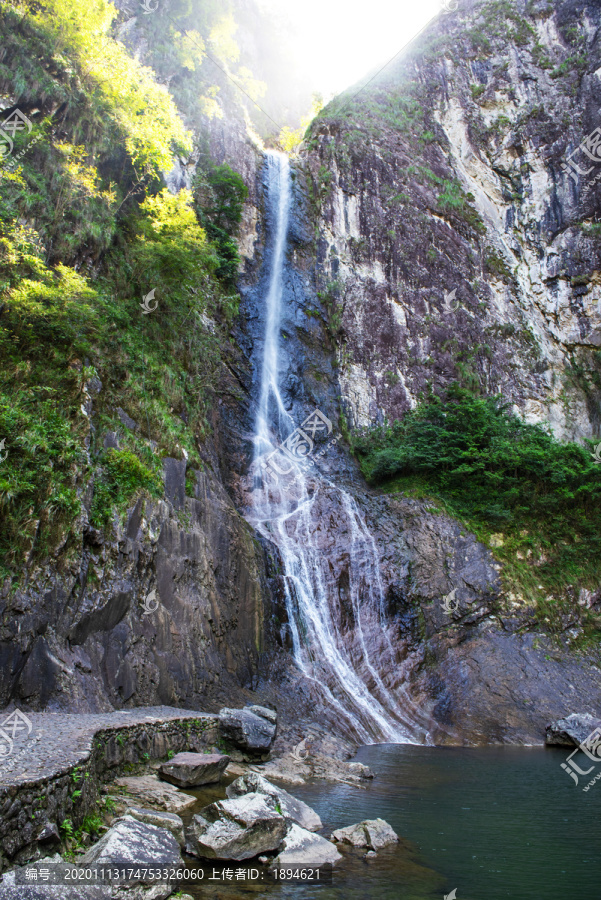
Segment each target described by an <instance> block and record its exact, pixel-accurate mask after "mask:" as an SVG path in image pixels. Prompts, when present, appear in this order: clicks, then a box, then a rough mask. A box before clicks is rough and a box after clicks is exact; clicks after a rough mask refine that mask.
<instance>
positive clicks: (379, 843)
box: [331, 819, 399, 850]
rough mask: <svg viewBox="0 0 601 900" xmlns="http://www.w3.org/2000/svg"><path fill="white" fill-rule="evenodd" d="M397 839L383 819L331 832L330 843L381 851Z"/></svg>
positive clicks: (368, 820)
mask: <svg viewBox="0 0 601 900" xmlns="http://www.w3.org/2000/svg"><path fill="white" fill-rule="evenodd" d="M398 839H399V836H398V834H397V833H396V832H395V831H393V829H392V828H391V826H390V825H389V824H388V822H385V821H384V819H366V820H365V821H364V822H359V823H358V824H356V825H348V826H347V827H346V828H339V829H338V830H337V831H334V832H332V838H331V840H332V841H336V843H339V844H351V846H353V847H369V849H370V850H381V849H382V847H387V846H388V845H389V844H395V843H396V842H397V841H398Z"/></svg>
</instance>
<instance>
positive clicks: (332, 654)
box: [248, 151, 426, 743]
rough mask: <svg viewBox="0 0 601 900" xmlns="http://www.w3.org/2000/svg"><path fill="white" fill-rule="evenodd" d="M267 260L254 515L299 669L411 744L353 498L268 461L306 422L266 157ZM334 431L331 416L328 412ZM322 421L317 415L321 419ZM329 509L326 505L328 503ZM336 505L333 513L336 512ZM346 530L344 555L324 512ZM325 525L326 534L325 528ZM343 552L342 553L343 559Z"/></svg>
mask: <svg viewBox="0 0 601 900" xmlns="http://www.w3.org/2000/svg"><path fill="white" fill-rule="evenodd" d="M266 186H267V218H268V234H269V237H270V238H271V242H270V248H269V249H270V252H269V255H268V256H267V257H266V258H267V265H268V275H269V278H268V285H267V294H266V301H265V338H264V344H263V348H262V364H261V365H260V366H259V371H260V383H259V401H258V408H257V415H256V419H255V428H254V463H253V467H252V469H251V471H252V473H253V474H252V489H251V493H250V504H251V507H250V510H249V512H248V519H249V521H250V522H251V523H252V524H253V525H254V527H255V528H256V529H257V531H259V533H261V534H262V535H263V536H264V537H266V538H267V539H268V540H269V541H271V542H273V543H274V544H275V545H276V546H277V547H278V550H279V554H280V557H281V561H282V566H283V579H282V580H283V585H284V592H285V599H286V606H287V611H288V620H289V624H290V630H291V635H292V645H293V652H294V659H295V661H296V664H297V666H298V667H299V669H300V670H301V672H302V673H303V675H304V676H305V678H307V679H309V680H310V681H311V682H312V684H313V685H314V687H315V689H316V691H317V692H318V694H320V695H321V697H322V698H323V702H324V703H325V704H326V705H327V706H328V707H329V708H330V709H331V710H332V711H333V712H334V713H335V714H336V715H337V716H338V717H339V718H340V720H341V723H342V724H343V726H344V727H345V728H346V729H347V730H348V731H350V732H352V733H354V734H355V735H356V736H357V737H358V738H359V739H360V740H362V741H363V742H364V743H373V742H378V741H391V742H398V743H409V742H411V741H412V740H414V738H415V735H416V733H417V732H420V734H421V736H422V737H423V735H424V733H425V732H426V726H425V723H424V721H423V720H422V717H421V716H420V714H419V711H418V710H415V709H414V708H413V706H412V704H411V702H410V700H409V698H408V697H407V696H406V695H405V693H404V690H403V687H402V686H401V687H399V688H395V690H394V692H393V691H392V690H391V689H390V688H389V687H387V685H386V683H385V680H384V677H383V673H384V672H385V671H391V670H393V668H394V667H395V666H397V667H398V665H399V663H398V661H397V660H396V658H395V651H394V648H393V645H392V642H391V640H390V637H389V634H388V630H387V629H388V628H389V627H390V626H389V625H388V624H387V622H386V619H385V616H384V592H383V588H382V581H381V577H380V565H379V558H378V553H377V549H376V545H375V542H374V540H373V537H372V536H371V534H370V533H369V531H368V529H367V526H366V524H365V521H364V519H363V517H362V515H361V513H360V510H359V508H358V506H357V503H356V501H355V500H354V499H353V498H352V497H351V496H350V494H348V493H347V492H346V491H345V490H344V489H343V488H342V487H340V486H339V485H336V484H334V483H333V482H332V481H331V480H329V479H327V478H325V477H324V476H323V475H321V474H320V473H319V472H318V471H316V470H315V468H314V467H313V469H311V471H310V472H309V470H308V469H307V468H306V467H304V466H303V465H302V464H301V465H299V466H294V467H293V470H292V468H291V471H290V472H288V473H286V474H284V472H285V470H284V469H282V467H281V466H279V467H276V469H275V472H280V473H281V474H282V477H281V478H279V477H278V475H277V474H274V470H273V469H270V470H269V472H270V473H271V476H273V477H271V478H270V477H269V475H268V474H267V471H268V470H267V469H266V468H265V466H264V461H265V459H266V458H268V456H269V454H270V453H273V452H275V451H277V448H278V445H279V444H280V443H281V442H282V441H284V440H285V439H286V438H287V437H288V435H290V434H291V433H293V432H294V431H295V429H296V428H297V425H299V424H300V423H298V422H295V421H294V420H293V419H292V417H291V415H290V414H289V413H288V412H287V410H286V408H285V405H284V402H283V400H282V396H281V393H280V384H281V373H280V370H279V365H280V352H279V351H280V326H281V316H282V302H283V281H284V275H285V261H286V244H287V236H288V227H289V217H290V205H291V179H290V166H289V161H288V158H287V157H286V156H285V155H284V154H281V153H276V152H273V151H269V152H268V153H267V155H266ZM323 420H325V422H327V423H328V424H329V426H330V428H331V423H329V420H327V419H326V418H325V417H324V416H322V421H323ZM317 424H319V422H318V423H317ZM322 506H323V508H322ZM332 510H335V513H333V512H332ZM334 514H335V516H336V523H335V529H334V531H335V532H336V533H338V534H344V535H345V536H346V546H347V548H348V547H350V550H348V551H347V553H346V557H345V554H344V551H339V550H338V549H337V547H336V546H335V544H334V545H332V543H331V534H329V533H328V530H327V529H324V528H323V521H324V516H325V517H327V516H328V515H329V516H330V517H331V516H332V515H334ZM324 531H325V532H326V533H325V534H324ZM343 557H345V558H343ZM333 564H334V565H337V566H339V568H340V569H341V570H344V572H345V573H348V574H347V576H346V575H345V579H346V587H345V588H344V589H342V593H340V589H338V588H336V585H335V584H333V582H332V577H331V569H332V565H333Z"/></svg>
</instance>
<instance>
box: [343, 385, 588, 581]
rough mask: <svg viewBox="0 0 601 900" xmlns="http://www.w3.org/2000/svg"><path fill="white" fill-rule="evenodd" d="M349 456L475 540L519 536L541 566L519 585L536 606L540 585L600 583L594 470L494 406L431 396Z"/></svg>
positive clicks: (459, 395) (376, 479) (580, 451)
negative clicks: (433, 503)
mask: <svg viewBox="0 0 601 900" xmlns="http://www.w3.org/2000/svg"><path fill="white" fill-rule="evenodd" d="M354 446H355V451H356V453H357V454H358V455H359V457H360V460H361V468H362V471H363V473H364V475H365V476H366V478H367V480H368V481H369V482H370V483H371V484H387V485H389V486H393V487H394V489H397V490H398V489H400V490H413V491H417V492H418V493H419V494H420V495H430V496H435V497H437V498H439V499H440V500H441V501H442V502H443V503H444V505H445V506H446V508H447V510H448V511H449V512H450V513H451V514H452V515H455V516H457V517H458V518H460V519H462V520H463V521H464V522H465V523H466V524H467V525H468V527H469V528H470V529H471V530H473V531H475V532H476V533H477V534H479V535H481V536H484V537H486V536H487V535H490V534H491V533H493V532H497V531H499V530H500V529H502V530H503V531H504V532H505V533H506V534H508V535H513V536H514V539H515V540H514V546H515V541H518V543H519V541H520V540H521V538H520V537H519V536H520V535H523V532H524V530H525V531H526V533H527V534H528V535H529V537H528V545H529V547H531V548H532V547H534V548H535V549H536V556H537V558H539V559H540V560H541V561H540V562H539V564H538V565H537V568H536V571H535V573H534V574H532V573H530V574H529V575H528V577H526V576H525V575H524V573H523V572H522V573H521V576H520V577H522V581H524V578H525V579H526V581H527V583H528V587H529V589H531V590H532V592H533V594H534V595H535V596H537V595H539V594H538V587H537V586H538V585H540V587H541V588H544V590H545V591H554V590H557V591H565V590H568V591H572V590H574V588H575V587H577V586H578V585H582V586H589V587H593V586H594V585H595V584H596V583H598V579H599V577H600V576H601V471H600V469H599V467H598V466H596V465H595V463H594V462H593V460H592V458H591V454H590V453H589V452H588V451H587V450H586V449H585V448H583V447H581V446H579V445H577V444H573V443H568V444H561V443H559V442H558V441H556V440H555V439H554V438H553V437H552V436H551V435H549V434H548V433H547V432H546V431H544V430H543V429H542V428H540V427H539V426H535V425H528V424H526V423H524V422H523V421H522V420H521V419H519V418H518V417H517V416H515V415H513V414H511V413H509V412H508V410H507V408H506V406H505V405H504V404H503V402H502V401H501V399H500V398H491V397H488V398H483V397H478V396H475V395H473V394H471V393H470V392H468V391H466V390H464V389H462V388H457V387H452V388H451V390H450V391H449V394H448V397H447V399H446V400H442V399H440V398H439V397H434V396H433V397H431V398H430V399H428V400H427V401H426V402H424V403H422V404H421V405H420V406H418V407H417V408H416V409H414V410H412V411H410V412H409V413H407V415H406V416H405V418H404V420H403V421H402V422H395V423H394V425H392V426H390V427H387V428H384V429H375V430H372V431H369V432H364V433H363V434H361V435H359V436H358V437H357V438H356V440H355V444H354ZM393 479H395V481H394V482H392V480H393ZM509 546H510V547H511V546H512V544H511V541H510V542H509ZM509 562H510V564H511V565H513V564H514V563H515V557H514V558H513V560H510V561H509ZM511 565H510V569H511Z"/></svg>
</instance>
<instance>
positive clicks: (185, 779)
mask: <svg viewBox="0 0 601 900" xmlns="http://www.w3.org/2000/svg"><path fill="white" fill-rule="evenodd" d="M229 761H230V758H229V756H225V755H224V754H221V753H177V754H176V755H175V756H174V757H173V759H170V760H169V762H166V763H163V764H162V765H161V767H160V768H159V774H160V776H161V778H162V779H164V780H165V781H170V782H171V784H175V785H177V786H178V787H198V786H199V785H201V784H215V783H217V782H219V781H221V778H222V777H223V773H224V772H225V770H226V768H227V764H228V763H229Z"/></svg>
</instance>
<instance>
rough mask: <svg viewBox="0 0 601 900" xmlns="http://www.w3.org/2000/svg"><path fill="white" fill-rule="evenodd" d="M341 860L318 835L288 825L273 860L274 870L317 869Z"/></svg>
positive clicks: (337, 853)
mask: <svg viewBox="0 0 601 900" xmlns="http://www.w3.org/2000/svg"><path fill="white" fill-rule="evenodd" d="M341 859H342V856H341V855H340V853H339V852H338V850H337V849H336V848H335V847H333V846H332V844H331V843H330V842H329V841H327V840H326V839H325V838H324V837H322V836H321V835H320V834H312V833H311V832H310V831H307V830H306V828H301V827H300V826H299V825H296V824H294V823H293V824H292V825H290V827H289V829H288V832H287V834H286V837H285V838H284V840H283V841H282V844H281V846H280V852H279V853H278V855H277V856H276V858H275V859H274V860H273V863H272V865H273V866H274V867H275V868H279V867H284V866H305V867H306V866H311V867H313V868H317V867H319V866H325V865H327V864H328V863H329V864H330V865H332V866H333V865H336V863H337V862H338V861H339V860H341Z"/></svg>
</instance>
